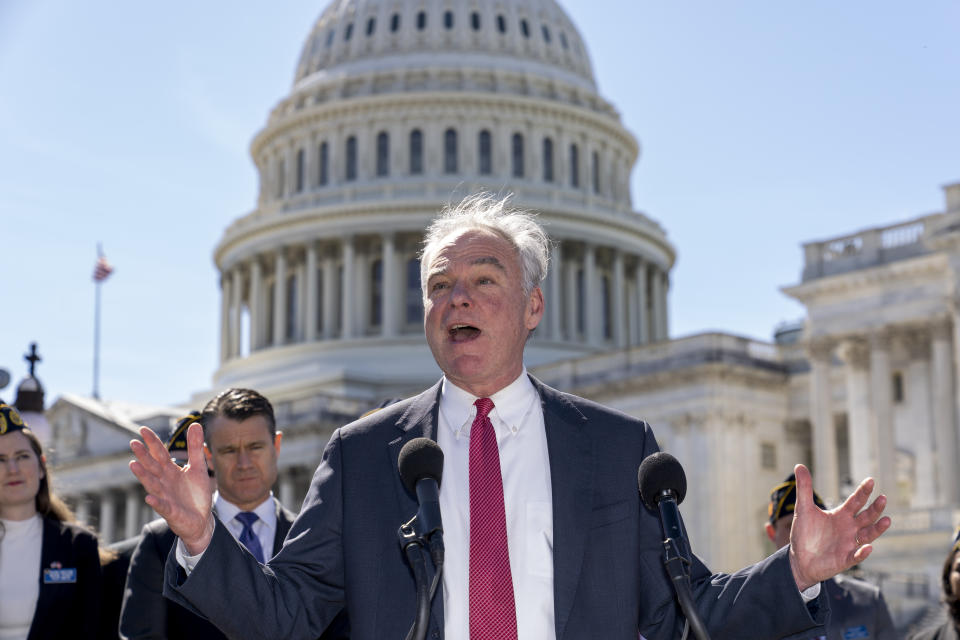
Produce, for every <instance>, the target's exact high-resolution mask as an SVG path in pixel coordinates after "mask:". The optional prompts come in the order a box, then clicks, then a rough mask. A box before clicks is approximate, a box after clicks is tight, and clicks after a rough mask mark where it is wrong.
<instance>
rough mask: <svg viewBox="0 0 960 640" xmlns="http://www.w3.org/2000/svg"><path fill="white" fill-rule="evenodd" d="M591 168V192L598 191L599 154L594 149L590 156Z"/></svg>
mask: <svg viewBox="0 0 960 640" xmlns="http://www.w3.org/2000/svg"><path fill="white" fill-rule="evenodd" d="M592 165H593V166H592V169H593V192H594V193H600V154H599V153H597V152H596V151H594V152H593V156H592Z"/></svg>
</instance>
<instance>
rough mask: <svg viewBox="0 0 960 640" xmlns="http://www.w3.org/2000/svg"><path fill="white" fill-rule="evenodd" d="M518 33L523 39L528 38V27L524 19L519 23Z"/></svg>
mask: <svg viewBox="0 0 960 640" xmlns="http://www.w3.org/2000/svg"><path fill="white" fill-rule="evenodd" d="M520 33H522V34H523V37H524V38H529V37H530V25H529V24H528V23H527V19H526V18H524V19H523V20H521V21H520Z"/></svg>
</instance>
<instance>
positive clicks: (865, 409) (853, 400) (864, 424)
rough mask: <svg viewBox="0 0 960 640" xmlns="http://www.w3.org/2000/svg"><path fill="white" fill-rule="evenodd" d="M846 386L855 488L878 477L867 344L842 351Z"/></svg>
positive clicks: (861, 342)
mask: <svg viewBox="0 0 960 640" xmlns="http://www.w3.org/2000/svg"><path fill="white" fill-rule="evenodd" d="M840 355H841V357H842V358H843V361H844V363H845V364H846V366H845V367H844V370H845V374H846V385H847V431H848V435H849V443H850V444H849V449H850V476H851V480H852V481H853V484H854V486H856V485H857V484H858V483H859V482H860V481H861V480H863V479H864V478H866V477H867V476H872V475H874V474H875V471H874V469H873V465H872V459H873V456H871V453H870V450H871V446H872V440H871V438H870V376H869V372H868V371H869V370H868V367H869V366H870V347H869V346H868V344H867V341H866V340H863V339H853V340H849V341H847V342H846V343H845V344H844V345H843V347H842V348H841V354H840Z"/></svg>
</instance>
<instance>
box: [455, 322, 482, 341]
mask: <svg viewBox="0 0 960 640" xmlns="http://www.w3.org/2000/svg"><path fill="white" fill-rule="evenodd" d="M479 335H480V329H478V328H476V327H474V326H471V325H469V324H455V325H453V326H452V327H450V338H451V339H452V340H453V341H454V342H466V341H468V340H473V339H474V338H476V337H477V336H479Z"/></svg>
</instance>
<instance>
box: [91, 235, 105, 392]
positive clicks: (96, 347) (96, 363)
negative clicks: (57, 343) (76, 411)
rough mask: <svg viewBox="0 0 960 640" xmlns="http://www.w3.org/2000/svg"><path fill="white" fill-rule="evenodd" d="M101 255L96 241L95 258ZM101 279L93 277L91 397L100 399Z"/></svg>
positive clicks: (100, 249)
mask: <svg viewBox="0 0 960 640" xmlns="http://www.w3.org/2000/svg"><path fill="white" fill-rule="evenodd" d="M102 257H103V248H102V246H101V245H100V243H99V242H98V243H97V258H98V259H99V258H102ZM101 284H103V281H102V280H100V279H99V278H94V286H95V287H96V289H95V291H96V294H95V296H94V311H93V397H94V399H95V400H99V399H100V285H101Z"/></svg>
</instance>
